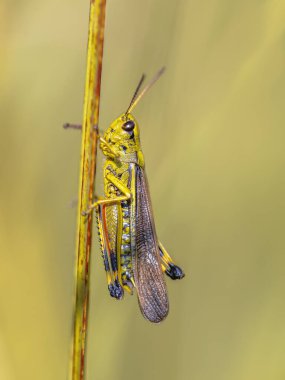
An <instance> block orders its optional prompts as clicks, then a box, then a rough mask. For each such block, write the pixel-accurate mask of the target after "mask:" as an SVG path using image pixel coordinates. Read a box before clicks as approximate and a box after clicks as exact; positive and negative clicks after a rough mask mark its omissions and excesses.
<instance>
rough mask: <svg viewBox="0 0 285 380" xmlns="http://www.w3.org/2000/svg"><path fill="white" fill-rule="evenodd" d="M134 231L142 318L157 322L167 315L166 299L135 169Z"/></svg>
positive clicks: (144, 188) (143, 184)
mask: <svg viewBox="0 0 285 380" xmlns="http://www.w3.org/2000/svg"><path fill="white" fill-rule="evenodd" d="M135 224H136V228H135V242H136V243H135V244H136V249H135V255H134V276H135V283H136V287H137V293H138V300H139V305H140V309H141V312H142V314H143V315H144V317H145V318H146V319H148V320H149V321H151V322H155V323H158V322H161V321H162V320H163V319H164V318H165V317H166V316H167V314H168V308H169V306H168V296H167V290H166V284H165V281H164V276H163V272H162V269H161V262H160V256H159V248H158V242H157V237H156V232H155V225H154V221H153V214H152V208H151V203H150V197H149V192H148V184H147V179H146V176H145V173H144V170H143V169H142V168H140V167H137V168H136V221H135Z"/></svg>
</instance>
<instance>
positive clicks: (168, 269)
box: [158, 242, 185, 280]
mask: <svg viewBox="0 0 285 380" xmlns="http://www.w3.org/2000/svg"><path fill="white" fill-rule="evenodd" d="M158 247H159V253H160V257H161V261H162V263H161V265H162V270H163V271H164V272H165V273H166V274H167V276H169V277H170V278H171V279H172V280H180V279H181V278H183V277H184V276H185V274H184V272H183V270H182V269H181V268H180V267H179V266H177V265H176V264H174V262H173V260H172V258H171V257H170V255H169V253H168V252H167V251H166V249H165V248H164V246H163V245H162V244H161V242H159V243H158Z"/></svg>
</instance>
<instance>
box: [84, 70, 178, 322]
mask: <svg viewBox="0 0 285 380" xmlns="http://www.w3.org/2000/svg"><path fill="white" fill-rule="evenodd" d="M163 71H164V68H163V69H161V70H160V71H159V72H158V73H157V74H156V75H155V77H154V78H153V79H152V80H151V82H150V83H149V84H148V85H147V86H146V87H145V88H144V89H143V90H142V91H141V93H140V94H139V90H140V88H141V85H142V83H143V80H144V75H143V76H142V78H141V80H140V82H139V84H138V86H137V88H136V91H135V93H134V95H133V97H132V100H131V102H130V105H129V107H128V109H127V111H126V112H124V113H123V114H122V115H120V116H119V117H118V118H117V119H115V120H114V121H113V123H112V124H111V125H110V127H109V128H108V129H107V130H106V132H105V133H104V136H103V137H100V148H101V150H102V152H103V154H104V155H105V156H106V160H105V164H104V193H105V197H103V198H98V199H97V200H96V202H95V203H93V204H92V205H90V207H89V209H88V210H86V212H85V214H88V213H90V212H92V210H94V209H95V211H96V217H97V224H98V232H99V239H100V245H101V250H102V257H103V261H104V266H105V271H106V275H107V284H108V289H109V292H110V295H111V296H112V297H114V298H116V299H118V300H121V299H122V298H123V296H124V293H125V292H127V293H130V294H133V290H134V288H135V289H136V292H137V296H138V302H139V306H140V309H141V312H142V314H143V316H144V317H145V318H146V319H147V320H149V321H150V322H154V323H158V322H161V321H162V320H164V319H165V318H166V316H167V314H168V310H169V302H168V296H167V289H166V284H165V279H164V274H163V273H166V274H167V275H168V276H169V277H170V278H171V279H173V280H176V279H181V278H183V277H184V273H183V271H182V269H181V268H180V267H178V266H177V265H175V264H174V262H173V260H172V259H171V257H170V255H169V254H168V253H167V251H166V249H165V248H164V246H163V245H162V244H161V242H160V241H159V240H158V238H157V235H156V230H155V224H154V219H153V212H152V207H151V201H150V196H149V190H148V182H147V177H146V173H145V161H144V155H143V152H142V149H141V143H140V132H139V126H138V123H137V121H136V119H135V118H134V116H133V115H132V114H131V111H132V110H133V109H134V107H135V106H136V105H137V103H138V102H139V100H140V99H141V98H142V97H143V95H144V94H145V93H146V92H147V91H148V90H149V89H150V88H151V87H152V85H153V84H154V83H155V82H156V81H157V79H158V78H159V77H160V76H161V75H162V73H163Z"/></svg>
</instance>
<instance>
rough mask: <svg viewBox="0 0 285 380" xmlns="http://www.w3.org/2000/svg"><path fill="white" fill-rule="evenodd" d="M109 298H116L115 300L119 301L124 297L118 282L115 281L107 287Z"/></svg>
mask: <svg viewBox="0 0 285 380" xmlns="http://www.w3.org/2000/svg"><path fill="white" fill-rule="evenodd" d="M108 289H109V292H110V296H111V297H114V298H116V299H117V300H121V299H122V298H123V296H124V290H123V288H122V286H121V285H120V284H119V282H118V280H116V281H115V282H114V283H113V284H110V285H109V286H108Z"/></svg>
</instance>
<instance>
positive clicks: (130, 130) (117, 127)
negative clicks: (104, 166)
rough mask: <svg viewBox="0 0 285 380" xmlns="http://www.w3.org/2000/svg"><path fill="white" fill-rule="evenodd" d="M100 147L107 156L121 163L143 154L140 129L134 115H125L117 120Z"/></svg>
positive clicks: (105, 135) (108, 130)
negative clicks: (131, 156)
mask: <svg viewBox="0 0 285 380" xmlns="http://www.w3.org/2000/svg"><path fill="white" fill-rule="evenodd" d="M100 146H101V149H102V151H103V153H104V154H105V156H107V157H109V158H112V159H115V158H117V159H118V160H120V161H124V160H125V159H127V158H129V157H130V155H133V156H135V153H137V154H138V153H141V146H140V135H139V127H138V123H137V121H136V119H135V118H134V117H133V115H132V114H130V113H128V114H126V113H124V114H122V115H120V116H119V117H118V118H117V119H115V120H114V121H113V123H112V124H111V125H110V127H109V128H108V129H107V130H106V132H105V134H104V139H103V140H101V144H100Z"/></svg>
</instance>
